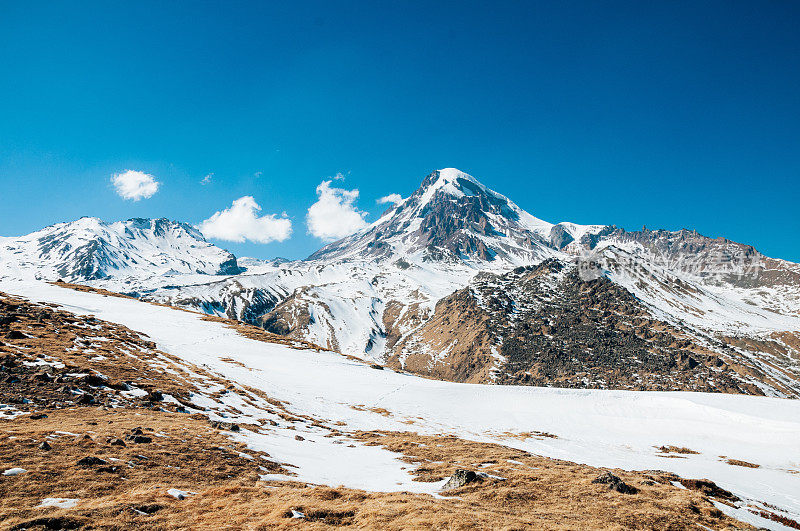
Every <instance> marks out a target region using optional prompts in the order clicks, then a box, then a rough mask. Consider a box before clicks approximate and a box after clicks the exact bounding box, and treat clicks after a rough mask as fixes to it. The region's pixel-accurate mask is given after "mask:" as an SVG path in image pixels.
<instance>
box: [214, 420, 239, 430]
mask: <svg viewBox="0 0 800 531" xmlns="http://www.w3.org/2000/svg"><path fill="white" fill-rule="evenodd" d="M211 427H212V428H217V429H218V430H230V431H239V429H240V428H239V426H238V425H237V424H233V423H232V422H220V421H218V420H212V421H211Z"/></svg>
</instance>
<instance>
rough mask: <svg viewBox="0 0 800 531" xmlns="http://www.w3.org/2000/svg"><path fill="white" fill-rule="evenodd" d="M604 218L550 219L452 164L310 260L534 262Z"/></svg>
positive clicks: (581, 236) (479, 264)
mask: <svg viewBox="0 0 800 531" xmlns="http://www.w3.org/2000/svg"><path fill="white" fill-rule="evenodd" d="M604 228H605V227H603V226H601V225H593V226H585V225H576V224H574V223H560V224H558V225H553V224H551V223H548V222H546V221H542V220H540V219H537V218H535V217H533V216H532V215H530V214H528V213H527V212H525V211H524V210H522V209H521V208H519V207H518V206H517V205H516V204H514V203H513V202H512V201H511V200H510V199H508V198H507V197H505V196H503V195H500V194H498V193H497V192H494V191H492V190H489V189H488V188H486V187H485V186H484V185H482V184H481V183H479V182H478V181H477V180H475V178H473V177H472V176H470V175H467V174H466V173H464V172H461V171H459V170H457V169H455V168H446V169H443V170H437V171H435V172H433V173H431V174H430V175H428V176H427V177H426V178H425V180H424V181H423V182H422V185H421V186H420V187H419V188H418V189H417V190H416V191H415V192H414V193H413V194H411V195H410V196H409V197H408V198H406V199H404V200H403V201H402V202H401V203H399V204H397V205H395V206H394V207H392V208H391V209H389V210H387V211H386V212H385V213H384V215H383V216H381V218H380V219H379V220H378V221H376V222H375V223H373V224H372V225H370V226H369V227H367V228H365V229H364V230H362V231H359V232H357V233H355V234H353V235H352V236H348V237H347V238H344V239H342V240H339V241H337V242H334V243H331V244H330V245H327V246H325V247H323V248H322V249H320V250H319V251H317V252H316V253H314V254H312V255H311V256H310V257H309V260H323V261H331V260H342V259H356V258H358V259H371V260H378V261H384V260H387V259H392V258H395V259H396V258H398V257H402V258H404V259H408V258H412V259H413V258H417V259H422V260H425V261H444V262H448V261H449V262H456V261H464V262H468V263H474V264H476V267H478V268H481V267H482V264H483V263H485V262H497V266H498V267H502V266H507V265H521V264H530V263H533V262H536V261H539V260H541V259H543V258H546V257H549V256H552V254H553V251H554V250H558V249H563V248H565V247H567V246H569V244H570V243H572V242H574V241H576V240H580V239H585V238H587V237H590V236H591V235H593V234H597V233H599V232H601V231H602V230H603V229H604Z"/></svg>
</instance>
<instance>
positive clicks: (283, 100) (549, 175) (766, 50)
mask: <svg viewBox="0 0 800 531" xmlns="http://www.w3.org/2000/svg"><path fill="white" fill-rule="evenodd" d="M31 4H32V3H30V2H10V1H9V2H5V1H0V235H18V234H23V233H27V232H31V231H33V230H35V229H38V228H41V227H42V226H44V225H47V224H50V223H54V222H58V221H66V220H71V219H74V218H77V217H80V216H82V215H91V216H98V217H101V218H103V219H106V220H117V219H127V218H129V217H134V216H142V217H157V216H164V217H169V218H173V219H179V220H183V221H188V222H192V223H197V222H199V221H201V220H203V219H205V218H207V217H209V216H210V215H211V214H213V213H214V212H215V211H217V210H221V209H223V208H226V207H228V206H229V205H230V204H231V202H232V201H233V200H234V199H236V198H239V197H241V196H243V195H252V196H254V197H255V199H256V201H258V203H259V204H260V205H261V206H262V207H263V211H264V213H272V212H275V213H280V212H282V211H286V212H287V214H288V215H289V216H290V217H291V219H292V221H293V223H294V235H293V237H292V238H291V239H290V240H288V241H285V242H282V243H270V244H266V245H263V244H261V245H259V244H232V243H225V242H220V243H219V244H220V245H221V246H223V247H226V248H228V249H230V250H232V251H233V252H235V253H236V254H237V255H250V256H257V257H273V256H284V257H290V258H298V257H304V256H306V255H308V254H309V253H310V252H312V251H313V250H315V249H316V248H318V247H319V246H320V245H321V242H319V241H318V240H316V239H315V238H313V237H311V236H310V235H308V234H307V233H306V228H305V222H304V218H305V212H306V209H307V208H308V207H309V206H310V205H311V203H313V202H314V201H315V200H316V195H315V187H316V186H317V184H319V182H320V181H321V180H323V179H325V178H329V177H331V176H333V175H335V174H336V173H338V172H341V173H343V174H344V175H345V176H346V179H345V180H344V181H338V182H337V185H338V186H343V187H347V188H358V189H359V190H360V192H361V196H360V198H359V201H358V206H359V207H360V208H361V209H363V210H367V211H369V212H370V216H369V217H368V220H374V219H376V218H377V216H378V214H379V212H380V211H381V210H382V209H383V208H382V207H380V206H378V205H376V202H375V201H376V199H377V198H378V197H380V196H384V195H387V194H389V193H393V192H398V193H400V194H403V195H404V196H405V195H407V194H408V193H410V192H411V191H413V190H414V189H415V188H416V187H417V186H418V185H419V182H420V181H421V180H422V178H423V177H424V176H425V175H426V174H427V173H429V172H430V171H431V170H433V169H436V168H441V167H448V166H455V167H458V168H460V169H462V170H464V171H467V172H468V173H471V174H472V175H474V176H476V177H477V178H478V179H479V180H481V181H482V182H483V183H484V184H486V185H487V186H489V187H490V188H493V189H495V190H497V191H499V192H501V193H504V194H505V195H507V196H509V197H511V198H512V199H513V200H514V201H516V202H517V203H518V204H519V205H520V206H522V207H523V208H525V209H526V210H528V211H529V212H531V213H532V214H534V215H536V216H538V217H540V218H542V219H546V220H548V221H552V222H558V221H567V220H568V221H575V222H578V223H607V224H612V223H613V224H617V225H619V226H622V227H625V228H629V229H638V228H640V227H641V226H642V225H644V224H646V225H647V226H648V227H649V228H658V227H660V228H668V229H678V228H682V227H687V228H692V229H696V230H698V231H700V232H701V233H704V234H706V235H709V236H726V237H729V238H731V239H734V240H737V241H742V242H746V243H751V244H753V245H755V246H756V247H757V248H758V249H759V250H761V251H762V252H764V253H766V254H768V255H771V256H777V257H782V258H787V259H790V260H793V261H800V236H798V234H800V214H798V211H799V210H800V31H798V30H797V28H798V27H800V3H798V2H791V1H783V2H781V1H766V0H765V1H763V2H743V1H720V2H698V1H691V2H679V1H664V2H636V1H630V2H614V1H593V2H572V3H566V2H509V3H494V2H492V3H489V2H484V3H475V4H470V3H466V2H458V3H436V2H420V3H411V2H330V1H327V2H319V3H316V2H285V3H280V2H253V3H243V2H192V3H189V2H147V1H137V2H127V3H123V2H97V3H91V2H80V1H79V2H42V3H38V4H37V5H31ZM129 168H130V169H135V170H141V171H145V172H148V173H152V174H154V175H155V176H156V177H157V178H158V180H159V181H161V182H162V188H161V190H160V191H159V192H158V193H157V194H156V195H155V196H153V197H152V198H150V199H146V200H142V201H139V202H130V201H123V200H122V199H120V198H119V197H117V196H116V195H115V194H114V191H113V190H112V187H111V186H110V184H109V176H110V175H111V174H112V173H115V172H118V171H122V170H124V169H129ZM257 172H261V174H260V176H256V173H257ZM209 173H213V174H214V176H213V179H212V182H211V183H210V184H208V185H206V186H203V185H201V184H200V181H201V180H202V179H203V177H204V176H205V175H207V174H209Z"/></svg>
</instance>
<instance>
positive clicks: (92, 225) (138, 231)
mask: <svg viewBox="0 0 800 531" xmlns="http://www.w3.org/2000/svg"><path fill="white" fill-rule="evenodd" d="M239 272H240V268H239V267H238V265H237V264H236V257H235V256H233V255H232V254H230V253H229V252H227V251H224V250H222V249H220V248H218V247H216V246H214V245H212V244H210V243H208V242H207V241H206V240H205V238H204V237H203V235H202V234H200V232H199V231H198V230H197V229H195V228H193V227H192V226H190V225H188V224H186V223H178V222H175V221H170V220H167V219H163V218H162V219H153V220H151V219H141V218H135V219H129V220H127V221H118V222H116V223H105V222H103V221H101V220H99V219H97V218H81V219H79V220H77V221H73V222H71V223H58V224H56V225H51V226H50V227H46V228H44V229H42V230H40V231H37V232H34V233H32V234H29V235H27V236H22V237H19V238H0V275H7V276H11V275H19V276H28V277H34V276H35V277H37V278H42V279H46V280H56V279H57V278H61V279H63V280H70V281H95V280H100V279H107V278H112V277H113V278H117V279H121V278H125V277H135V278H148V277H157V276H171V275H180V274H193V273H199V274H223V275H232V274H237V273H239Z"/></svg>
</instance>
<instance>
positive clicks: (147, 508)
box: [131, 503, 164, 514]
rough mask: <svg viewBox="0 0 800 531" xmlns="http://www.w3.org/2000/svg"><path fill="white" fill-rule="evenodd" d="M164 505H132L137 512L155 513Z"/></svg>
mask: <svg viewBox="0 0 800 531" xmlns="http://www.w3.org/2000/svg"><path fill="white" fill-rule="evenodd" d="M163 508H164V506H163V505H158V504H156V503H150V504H144V505H131V510H132V511H133V512H135V513H137V514H142V513H144V514H153V513H155V512H157V511H160V510H161V509H163Z"/></svg>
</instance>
